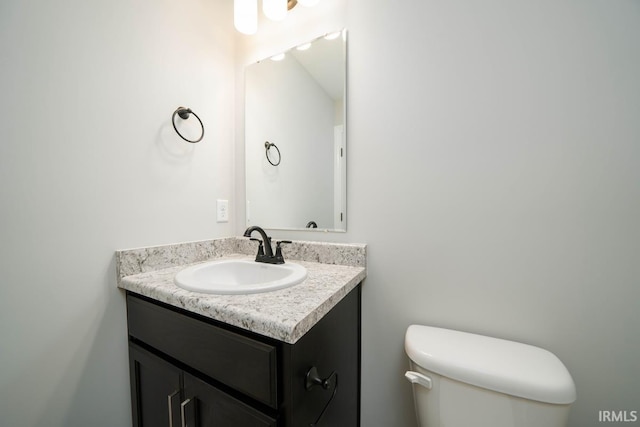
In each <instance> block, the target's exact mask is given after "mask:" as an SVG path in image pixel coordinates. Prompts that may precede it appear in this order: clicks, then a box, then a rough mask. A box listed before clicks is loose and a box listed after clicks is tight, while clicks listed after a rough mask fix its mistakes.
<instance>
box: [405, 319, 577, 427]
mask: <svg viewBox="0 0 640 427" xmlns="http://www.w3.org/2000/svg"><path fill="white" fill-rule="evenodd" d="M404 344H405V351H406V353H407V356H409V359H410V370H409V371H407V372H406V373H405V377H406V378H407V379H408V380H409V381H410V382H411V383H412V385H413V397H414V404H415V409H416V415H417V417H418V425H419V426H420V427H471V426H473V427H566V425H567V419H568V417H569V408H570V406H571V404H572V403H573V402H574V401H575V400H576V388H575V384H574V383H573V379H572V378H571V375H570V374H569V371H567V368H566V367H565V366H564V365H563V364H562V362H561V361H560V359H558V358H557V357H556V356H555V355H554V354H553V353H551V352H549V351H547V350H544V349H541V348H538V347H534V346H531V345H527V344H521V343H517V342H513V341H507V340H503V339H498V338H491V337H486V336H482V335H476V334H471V333H467V332H460V331H454V330H450V329H442V328H436V327H431V326H423V325H411V326H409V328H408V329H407V332H406V335H405V341H404Z"/></svg>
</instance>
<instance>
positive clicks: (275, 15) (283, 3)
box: [262, 0, 287, 21]
mask: <svg viewBox="0 0 640 427" xmlns="http://www.w3.org/2000/svg"><path fill="white" fill-rule="evenodd" d="M262 12H263V13H264V16H266V17H267V18H269V19H271V20H272V21H282V20H283V19H284V18H285V17H286V16H287V0H262Z"/></svg>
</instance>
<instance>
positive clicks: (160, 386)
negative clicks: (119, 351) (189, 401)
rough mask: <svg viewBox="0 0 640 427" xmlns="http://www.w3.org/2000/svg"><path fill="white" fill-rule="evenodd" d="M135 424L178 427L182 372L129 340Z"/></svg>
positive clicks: (141, 426) (142, 426)
mask: <svg viewBox="0 0 640 427" xmlns="http://www.w3.org/2000/svg"><path fill="white" fill-rule="evenodd" d="M129 369H130V375H131V406H132V409H133V425H134V427H179V426H180V402H181V400H180V398H181V396H180V391H181V385H182V384H181V378H182V373H181V371H180V370H179V369H178V368H176V367H175V366H173V365H171V364H170V363H167V362H165V361H164V360H162V359H160V358H159V357H157V356H155V355H154V354H152V353H149V352H148V351H146V350H144V349H142V348H141V347H139V346H137V345H135V344H132V343H129Z"/></svg>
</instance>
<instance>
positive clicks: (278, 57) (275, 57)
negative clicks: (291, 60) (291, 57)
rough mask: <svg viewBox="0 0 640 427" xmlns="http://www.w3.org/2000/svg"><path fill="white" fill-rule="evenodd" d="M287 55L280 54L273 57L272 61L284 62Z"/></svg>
mask: <svg viewBox="0 0 640 427" xmlns="http://www.w3.org/2000/svg"><path fill="white" fill-rule="evenodd" d="M285 56H286V55H285V54H284V52H283V53H278V54H277V55H273V56H272V57H271V58H270V59H271V60H272V61H282V60H283V59H284V57H285Z"/></svg>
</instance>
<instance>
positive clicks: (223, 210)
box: [216, 199, 229, 222]
mask: <svg viewBox="0 0 640 427" xmlns="http://www.w3.org/2000/svg"><path fill="white" fill-rule="evenodd" d="M216 212H217V217H218V219H217V221H218V222H229V201H228V200H220V199H218V200H217V201H216Z"/></svg>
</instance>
